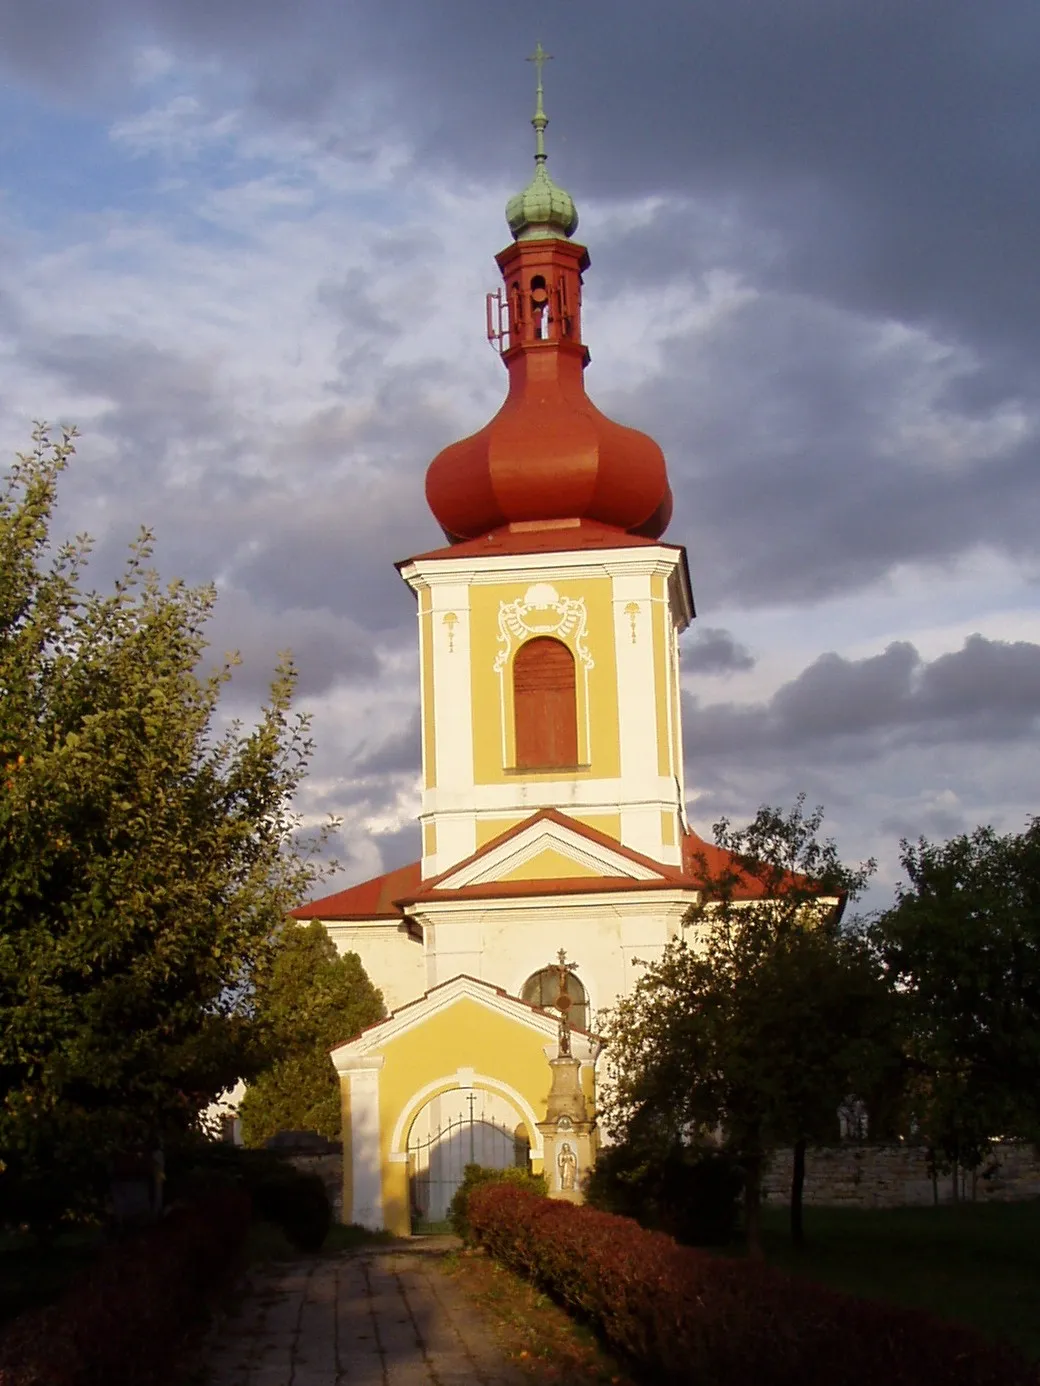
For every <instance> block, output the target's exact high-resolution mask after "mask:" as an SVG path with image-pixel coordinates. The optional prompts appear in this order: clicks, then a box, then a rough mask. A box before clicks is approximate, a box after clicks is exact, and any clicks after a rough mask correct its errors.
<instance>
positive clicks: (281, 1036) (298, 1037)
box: [240, 919, 386, 1145]
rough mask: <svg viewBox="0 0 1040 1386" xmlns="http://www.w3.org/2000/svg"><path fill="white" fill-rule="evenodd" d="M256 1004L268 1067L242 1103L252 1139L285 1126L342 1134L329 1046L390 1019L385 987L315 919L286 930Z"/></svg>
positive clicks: (251, 1142)
mask: <svg viewBox="0 0 1040 1386" xmlns="http://www.w3.org/2000/svg"><path fill="white" fill-rule="evenodd" d="M256 1010H257V1020H258V1022H259V1024H260V1026H261V1027H262V1030H263V1033H264V1035H265V1043H266V1054H267V1059H268V1066H267V1067H265V1069H264V1070H263V1072H261V1073H260V1074H259V1075H258V1076H257V1078H256V1079H255V1080H254V1081H253V1082H252V1083H251V1084H250V1085H249V1087H248V1088H247V1090H246V1095H245V1098H244V1100H243V1102H242V1105H241V1108H240V1114H241V1118H242V1135H243V1139H244V1140H245V1143H246V1145H263V1143H264V1141H266V1140H267V1139H268V1138H269V1137H271V1136H273V1135H275V1134H276V1133H277V1132H278V1131H317V1132H318V1133H319V1134H320V1135H322V1136H327V1137H329V1139H331V1140H337V1139H338V1138H339V1134H340V1095H339V1080H338V1079H337V1077H336V1071H335V1069H334V1068H333V1066H332V1060H331V1059H330V1058H329V1050H330V1049H331V1048H332V1047H333V1046H334V1045H336V1044H341V1043H342V1042H343V1041H344V1040H348V1039H350V1038H351V1037H352V1036H353V1035H356V1034H357V1033H358V1031H359V1030H363V1029H364V1028H365V1026H366V1025H373V1024H375V1022H376V1021H377V1020H382V1019H383V1016H384V1015H385V1014H386V1011H385V1010H384V1007H383V997H382V993H381V992H379V991H377V990H376V988H375V987H374V986H373V985H372V983H371V982H370V981H369V980H368V976H367V975H366V973H365V970H364V968H363V967H362V966H361V960H360V958H359V957H358V955H357V954H356V953H344V954H343V955H342V956H341V955H340V954H339V953H338V952H337V951H336V945H335V944H334V943H333V942H332V940H331V939H330V938H329V936H328V933H327V932H326V930H325V928H324V926H323V925H322V924H321V923H320V921H319V920H317V919H315V920H313V921H312V922H311V923H310V924H307V925H292V924H290V925H287V926H286V927H285V929H284V930H283V932H282V934H281V936H280V940H279V947H278V953H277V956H276V958H275V962H274V966H273V968H272V969H271V974H270V977H269V979H268V980H267V982H266V984H265V985H264V987H263V989H262V990H261V991H260V992H259V993H258V995H257V1004H256Z"/></svg>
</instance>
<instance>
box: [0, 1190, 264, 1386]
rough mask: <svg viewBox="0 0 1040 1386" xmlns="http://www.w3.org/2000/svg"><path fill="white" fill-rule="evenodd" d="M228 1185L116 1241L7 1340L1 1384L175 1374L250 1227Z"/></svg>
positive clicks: (137, 1381) (109, 1383)
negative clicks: (188, 1334) (185, 1342)
mask: <svg viewBox="0 0 1040 1386" xmlns="http://www.w3.org/2000/svg"><path fill="white" fill-rule="evenodd" d="M249 1216H250V1203H249V1198H248V1196H247V1195H245V1194H242V1193H240V1192H238V1191H237V1190H228V1191H226V1192H221V1193H219V1194H213V1195H210V1196H209V1197H208V1198H206V1199H204V1200H200V1202H199V1203H198V1204H196V1205H194V1206H192V1207H186V1208H180V1209H176V1210H174V1211H172V1212H171V1213H170V1214H169V1215H168V1216H167V1217H166V1218H164V1219H163V1221H162V1222H160V1223H158V1224H157V1225H156V1226H155V1227H152V1228H150V1229H149V1230H148V1231H147V1232H144V1233H142V1234H140V1235H139V1236H137V1237H135V1238H133V1240H131V1241H127V1242H121V1243H117V1244H116V1245H114V1246H111V1247H109V1248H108V1249H107V1250H106V1251H105V1252H104V1253H103V1254H102V1255H101V1257H100V1258H99V1259H98V1261H97V1262H96V1263H95V1265H94V1266H92V1267H91V1269H90V1270H89V1271H88V1272H87V1273H86V1275H85V1276H84V1277H83V1278H82V1279H80V1280H78V1281H76V1282H75V1283H74V1284H73V1285H71V1286H70V1288H69V1289H68V1290H67V1291H66V1293H65V1294H64V1295H63V1297H62V1298H61V1299H60V1300H59V1301H58V1302H57V1303H56V1304H51V1305H48V1306H47V1307H46V1308H44V1309H37V1310H33V1311H31V1312H30V1313H27V1314H22V1315H21V1316H20V1317H19V1318H17V1319H15V1320H14V1321H13V1322H12V1323H11V1324H9V1325H8V1327H7V1328H6V1330H5V1331H4V1333H3V1335H2V1336H0V1386H148V1383H153V1382H161V1381H163V1380H164V1379H165V1378H166V1377H168V1375H169V1373H170V1371H171V1368H172V1366H173V1365H174V1362H175V1355H176V1351H177V1348H178V1346H179V1342H180V1339H181V1337H182V1335H183V1334H184V1332H185V1330H186V1329H187V1328H189V1327H190V1326H191V1324H192V1323H193V1322H195V1321H197V1320H198V1319H199V1317H200V1315H201V1314H202V1313H203V1311H204V1309H205V1306H206V1301H207V1299H208V1297H209V1295H210V1293H211V1292H212V1290H213V1289H214V1287H215V1286H216V1285H217V1284H218V1283H219V1281H220V1279H221V1278H222V1276H223V1275H224V1273H225V1272H226V1270H227V1268H228V1265H229V1264H230V1262H231V1259H232V1257H233V1256H234V1254H235V1252H236V1251H237V1250H238V1248H239V1246H240V1245H241V1242H242V1239H243V1237H244V1236H245V1233H246V1228H247V1227H248V1225H249Z"/></svg>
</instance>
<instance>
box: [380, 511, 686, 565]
mask: <svg viewBox="0 0 1040 1386" xmlns="http://www.w3.org/2000/svg"><path fill="white" fill-rule="evenodd" d="M648 546H649V547H651V548H656V547H658V546H660V547H663V548H677V547H679V546H678V545H676V544H664V545H662V544H661V541H660V540H659V539H645V538H643V537H642V536H641V535H638V534H628V533H627V532H626V531H625V530H622V529H617V528H616V527H615V526H614V525H604V524H599V523H598V522H597V521H595V520H582V521H580V522H579V523H578V524H570V523H559V522H557V523H555V524H545V525H540V526H537V527H536V526H534V525H532V526H527V525H502V526H501V527H500V528H498V529H493V530H492V531H491V532H490V533H489V534H485V535H482V536H481V537H480V538H479V539H466V540H464V541H463V542H462V543H460V544H447V545H445V547H444V548H442V549H431V550H430V551H429V552H428V553H419V554H416V555H415V557H414V558H404V559H402V560H401V562H400V563H398V565H397V566H398V568H402V567H404V565H405V564H406V563H414V562H417V561H418V560H419V559H424V560H425V559H431V558H473V557H475V556H476V557H480V556H481V555H485V556H486V555H497V554H523V553H565V552H567V551H568V550H580V549H639V548H646V547H648Z"/></svg>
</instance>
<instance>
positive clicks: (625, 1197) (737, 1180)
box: [585, 1145, 744, 1246]
mask: <svg viewBox="0 0 1040 1386" xmlns="http://www.w3.org/2000/svg"><path fill="white" fill-rule="evenodd" d="M743 1183H744V1178H743V1174H742V1172H741V1170H740V1168H739V1166H738V1165H737V1163H736V1161H735V1160H734V1159H733V1157H732V1156H731V1155H730V1154H728V1152H726V1151H724V1150H716V1149H714V1148H705V1147H701V1146H673V1147H672V1148H671V1149H669V1150H667V1151H663V1152H660V1151H652V1152H649V1153H647V1152H643V1151H640V1150H638V1149H636V1148H635V1147H633V1146H630V1145H613V1146H607V1147H606V1148H605V1149H603V1150H601V1151H600V1152H599V1155H598V1157H597V1159H596V1164H595V1166H594V1167H593V1169H592V1171H591V1173H590V1174H589V1176H588V1180H587V1182H586V1186H585V1198H586V1201H587V1202H588V1203H589V1204H590V1205H591V1206H592V1207H593V1208H599V1209H600V1210H601V1211H602V1212H606V1213H618V1214H620V1215H621V1216H623V1217H629V1218H635V1220H636V1222H638V1223H640V1224H641V1225H642V1226H643V1227H649V1228H652V1229H653V1230H655V1231H659V1232H668V1233H669V1234H670V1235H671V1236H673V1237H674V1238H675V1239H676V1241H679V1242H683V1243H684V1244H685V1245H687V1246H724V1245H725V1244H726V1243H727V1242H728V1241H731V1240H732V1238H733V1234H734V1232H735V1230H736V1226H737V1217H738V1210H739V1201H740V1193H741V1189H742V1188H743Z"/></svg>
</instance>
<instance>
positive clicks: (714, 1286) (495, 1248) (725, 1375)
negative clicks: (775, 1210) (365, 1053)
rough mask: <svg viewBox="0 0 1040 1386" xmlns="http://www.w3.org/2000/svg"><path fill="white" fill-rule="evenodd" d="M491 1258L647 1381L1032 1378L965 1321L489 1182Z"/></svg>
mask: <svg viewBox="0 0 1040 1386" xmlns="http://www.w3.org/2000/svg"><path fill="white" fill-rule="evenodd" d="M469 1218H470V1223H471V1225H472V1228H473V1233H474V1236H475V1237H476V1239H477V1241H478V1242H479V1243H480V1244H481V1245H483V1246H484V1247H485V1248H486V1249H487V1251H488V1252H489V1253H490V1254H491V1255H492V1256H493V1257H494V1258H495V1259H496V1260H498V1261H501V1262H502V1263H503V1264H505V1265H507V1266H509V1267H510V1268H511V1269H512V1270H515V1271H518V1272H520V1273H521V1274H522V1275H525V1276H527V1277H528V1278H529V1279H531V1280H532V1281H534V1282H535V1283H536V1284H537V1285H539V1286H540V1287H541V1288H542V1289H543V1290H545V1291H546V1292H547V1293H548V1294H550V1295H551V1296H552V1297H554V1298H555V1299H556V1300H558V1301H559V1302H560V1303H562V1304H563V1305H564V1306H565V1307H566V1308H568V1309H570V1310H571V1311H573V1312H575V1313H576V1314H578V1315H579V1316H580V1317H582V1318H583V1319H584V1320H585V1321H586V1322H588V1323H590V1324H591V1325H592V1326H593V1327H594V1328H595V1329H596V1330H597V1331H598V1332H599V1333H600V1334H601V1336H602V1337H603V1338H604V1339H605V1341H606V1342H607V1344H608V1345H609V1346H610V1347H611V1348H612V1349H613V1350H614V1351H616V1352H619V1353H621V1354H623V1355H624V1356H625V1357H627V1358H628V1359H629V1360H631V1361H632V1362H633V1363H635V1364H636V1365H637V1366H638V1367H639V1368H640V1369H642V1370H643V1371H646V1372H647V1373H648V1374H649V1375H650V1376H651V1379H652V1380H654V1381H655V1382H684V1383H686V1382H696V1383H697V1386H835V1383H841V1386H879V1383H883V1386H940V1384H941V1386H1037V1382H1038V1380H1040V1376H1038V1373H1037V1371H1036V1369H1035V1368H1033V1367H1031V1366H1030V1365H1029V1364H1028V1363H1026V1362H1024V1361H1023V1360H1022V1359H1020V1358H1018V1357H1017V1356H1016V1355H1015V1354H1013V1353H1012V1352H1011V1351H1010V1350H1009V1349H1005V1348H1003V1347H1002V1346H999V1345H996V1344H991V1343H989V1342H988V1341H987V1340H985V1339H983V1338H981V1337H979V1336H978V1335H977V1334H975V1333H974V1332H972V1331H971V1330H969V1329H966V1328H961V1327H959V1326H957V1325H954V1324H949V1323H945V1322H942V1321H940V1320H938V1319H934V1318H932V1317H930V1316H929V1315H927V1314H924V1313H920V1312H918V1311H916V1310H910V1309H899V1308H895V1307H891V1306H888V1305H884V1304H879V1303H875V1302H872V1301H869V1300H860V1299H854V1298H852V1297H851V1296H848V1295H842V1294H838V1293H836V1292H834V1291H831V1290H826V1289H824V1288H822V1287H820V1286H816V1285H812V1284H810V1283H808V1282H806V1281H804V1280H797V1279H795V1278H794V1277H793V1276H789V1275H786V1274H784V1273H783V1272H781V1271H778V1270H775V1269H773V1268H772V1267H769V1266H765V1265H760V1264H757V1263H754V1262H747V1261H739V1260H730V1259H727V1258H725V1257H720V1256H711V1255H709V1254H708V1253H707V1252H703V1251H698V1250H695V1249H694V1248H692V1247H682V1246H679V1245H678V1244H677V1243H676V1242H675V1241H674V1240H673V1239H672V1238H671V1237H669V1236H666V1235H665V1234H664V1233H661V1232H647V1231H644V1229H643V1228H641V1227H639V1226H638V1224H637V1223H635V1222H632V1221H631V1220H630V1219H629V1218H623V1217H617V1216H616V1215H614V1214H612V1213H601V1212H597V1211H596V1210H594V1209H591V1208H587V1207H584V1208H583V1207H575V1206H574V1205H573V1204H570V1203H564V1202H558V1201H555V1200H553V1199H548V1198H539V1197H537V1196H535V1195H533V1194H530V1193H527V1192H525V1191H523V1190H520V1189H515V1188H510V1187H508V1186H503V1185H490V1186H488V1187H486V1188H481V1189H475V1190H474V1191H473V1193H472V1195H471V1196H470V1199H469Z"/></svg>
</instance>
